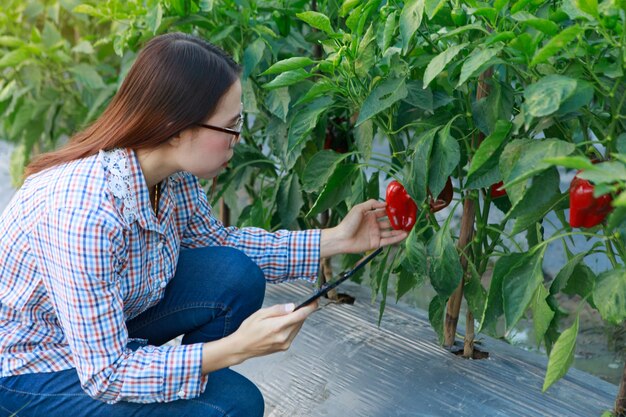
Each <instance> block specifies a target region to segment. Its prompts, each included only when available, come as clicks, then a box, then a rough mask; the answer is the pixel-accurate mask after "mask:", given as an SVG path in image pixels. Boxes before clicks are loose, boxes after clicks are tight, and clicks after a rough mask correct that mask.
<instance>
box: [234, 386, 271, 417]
mask: <svg viewBox="0 0 626 417" xmlns="http://www.w3.org/2000/svg"><path fill="white" fill-rule="evenodd" d="M238 389H239V390H241V391H240V393H241V395H240V396H239V398H238V402H239V407H238V411H241V412H242V413H241V417H263V414H264V412H265V400H264V398H263V394H262V393H261V391H260V390H259V387H257V386H256V385H255V384H254V383H253V382H251V381H249V380H247V379H246V380H245V383H243V384H242V385H240V386H239V387H238ZM230 415H231V414H230V413H229V416H230ZM232 416H233V417H239V416H240V414H238V413H234V414H232Z"/></svg>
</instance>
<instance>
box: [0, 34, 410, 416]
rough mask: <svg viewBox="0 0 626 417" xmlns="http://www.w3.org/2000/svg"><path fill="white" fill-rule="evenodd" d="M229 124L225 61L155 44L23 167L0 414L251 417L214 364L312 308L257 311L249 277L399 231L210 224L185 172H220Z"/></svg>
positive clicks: (240, 389) (379, 222)
mask: <svg viewBox="0 0 626 417" xmlns="http://www.w3.org/2000/svg"><path fill="white" fill-rule="evenodd" d="M241 124H242V117H241V84H240V82H239V67H238V66H237V65H236V64H235V62H234V61H233V60H232V59H231V58H230V57H228V56H227V55H225V54H224V52H223V51H221V50H220V49H218V48H216V47H214V46H212V45H210V44H209V43H207V42H205V41H203V40H201V39H198V38H195V37H193V36H190V35H185V34H180V33H172V34H166V35H162V36H159V37H156V38H154V39H152V40H151V41H150V42H149V43H148V44H147V45H146V46H145V48H144V49H143V50H142V51H141V52H140V54H139V56H138V57H137V60H136V62H135V64H134V65H133V67H132V68H131V70H130V72H129V73H128V75H127V77H126V79H125V80H124V83H123V84H122V86H121V87H120V90H119V92H118V93H117V94H116V95H115V97H114V98H113V100H112V101H111V104H110V105H109V106H108V108H107V109H106V110H105V111H104V113H103V114H102V116H101V117H100V118H99V119H98V120H97V121H96V122H94V123H93V125H91V126H90V127H89V128H87V129H86V130H85V131H83V132H81V133H78V134H77V135H76V136H75V137H73V138H72V140H71V141H70V142H69V144H68V145H66V146H65V147H64V148H62V149H61V150H58V151H56V152H51V153H48V154H45V155H42V156H41V157H40V158H38V159H36V160H35V161H33V162H32V163H31V164H30V165H29V167H28V168H27V172H26V175H27V178H26V180H25V182H24V185H23V186H22V188H21V189H20V190H19V191H18V192H17V194H16V195H15V196H14V198H13V199H12V200H11V202H10V204H9V206H8V207H7V209H6V210H5V211H4V213H3V214H2V216H1V217H0V259H2V263H1V264H0V359H1V360H0V412H1V413H4V415H10V414H11V413H15V412H17V414H16V415H18V416H21V415H27V416H33V415H43V414H44V413H45V414H46V415H47V416H56V415H59V416H61V415H63V416H67V415H68V413H73V414H74V415H75V414H77V413H78V414H79V415H85V416H99V415H106V416H109V417H113V416H130V415H133V416H135V415H137V416H139V415H141V416H143V415H146V416H148V415H149V416H161V415H163V416H165V415H167V416H172V415H176V416H182V415H202V416H232V417H234V416H246V417H251V416H261V415H263V398H262V396H261V394H260V392H259V390H258V389H257V388H256V387H255V386H254V385H253V384H252V383H251V382H250V381H248V380H247V379H245V378H244V377H243V376H241V375H239V374H237V373H236V372H234V371H232V370H230V369H229V367H230V366H231V365H234V364H238V363H241V362H243V361H244V360H246V359H248V358H252V357H255V356H261V355H266V354H270V353H273V352H276V351H282V350H286V349H287V348H288V347H289V346H290V344H291V341H292V340H293V338H294V337H295V336H296V334H297V332H298V330H299V329H300V327H301V326H302V323H303V322H304V320H305V319H306V317H307V316H308V315H309V314H311V312H313V311H314V310H315V308H316V305H315V304H314V305H310V306H307V307H305V308H302V309H300V310H297V311H293V308H294V307H293V304H287V305H275V306H272V307H269V308H264V309H260V307H261V304H262V301H263V296H264V290H265V281H266V280H268V281H271V282H279V281H285V280H292V279H307V280H310V281H313V280H314V279H315V277H316V276H317V273H318V265H319V260H320V257H327V256H332V255H334V254H338V253H358V252H363V251H366V250H370V249H373V248H376V247H379V246H383V245H389V244H393V243H397V242H399V241H401V240H402V239H404V238H405V237H406V234H405V233H404V232H396V231H391V230H389V222H388V221H386V220H383V219H381V218H382V217H383V215H384V209H383V208H384V206H385V204H384V203H379V202H376V201H374V200H371V201H368V202H365V203H362V204H360V205H357V206H355V207H354V208H353V209H352V210H351V211H350V212H349V213H348V215H347V216H346V218H345V219H344V220H343V221H342V222H341V223H340V224H339V225H338V226H337V227H335V228H331V229H325V230H321V231H320V230H307V231H295V232H289V231H284V230H282V231H278V232H276V233H269V232H266V231H264V230H262V229H258V228H242V229H237V228H234V227H224V226H223V225H222V224H220V223H219V222H218V221H217V220H216V219H215V218H214V217H213V215H212V213H211V208H210V206H209V204H208V202H207V198H206V195H205V193H204V191H203V189H202V188H201V186H200V185H199V182H198V178H197V177H200V178H206V179H209V178H214V177H215V176H217V175H218V174H219V173H220V171H221V170H223V169H224V167H225V166H226V165H227V163H228V161H229V159H230V158H231V157H232V155H233V150H232V148H233V146H234V145H235V144H236V142H237V141H238V140H239V134H240V128H241ZM178 335H184V337H183V339H182V344H181V345H180V346H172V345H165V344H164V343H165V342H167V341H168V340H171V339H172V338H174V337H176V336H178ZM276 377H280V376H278V375H277V376H276ZM140 403H143V404H140ZM163 403H166V404H163Z"/></svg>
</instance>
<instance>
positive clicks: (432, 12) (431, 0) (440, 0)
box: [425, 0, 446, 20]
mask: <svg viewBox="0 0 626 417" xmlns="http://www.w3.org/2000/svg"><path fill="white" fill-rule="evenodd" d="M444 4H446V0H426V4H425V6H426V7H425V8H426V15H427V16H428V18H429V19H431V20H432V18H433V17H435V16H436V15H437V13H438V12H439V10H441V8H442V7H443V5H444Z"/></svg>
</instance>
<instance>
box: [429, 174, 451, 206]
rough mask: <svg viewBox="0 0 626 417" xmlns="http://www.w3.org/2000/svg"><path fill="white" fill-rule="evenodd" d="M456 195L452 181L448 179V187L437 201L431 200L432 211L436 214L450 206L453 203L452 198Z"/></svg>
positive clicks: (444, 188) (442, 191)
mask: <svg viewBox="0 0 626 417" xmlns="http://www.w3.org/2000/svg"><path fill="white" fill-rule="evenodd" d="M453 195H454V188H453V187H452V180H451V179H450V177H448V181H446V185H445V186H444V187H443V190H441V192H440V193H439V195H438V196H437V199H436V200H433V198H432V197H431V199H430V211H431V212H433V213H436V212H438V211H440V210H443V209H444V208H446V207H448V206H449V205H450V202H451V201H452V196H453Z"/></svg>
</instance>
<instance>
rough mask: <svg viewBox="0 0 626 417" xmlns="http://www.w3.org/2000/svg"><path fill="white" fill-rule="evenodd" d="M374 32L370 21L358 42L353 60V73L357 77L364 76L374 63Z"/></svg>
mask: <svg viewBox="0 0 626 417" xmlns="http://www.w3.org/2000/svg"><path fill="white" fill-rule="evenodd" d="M376 59H377V56H376V33H375V32H374V24H373V23H371V24H370V25H369V27H368V28H367V31H366V32H365V35H363V37H362V38H361V41H360V42H359V47H358V50H357V54H356V60H355V62H354V73H355V74H356V76H357V77H359V78H365V77H366V76H367V74H368V73H369V71H370V70H371V69H372V67H373V66H375V63H376Z"/></svg>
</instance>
